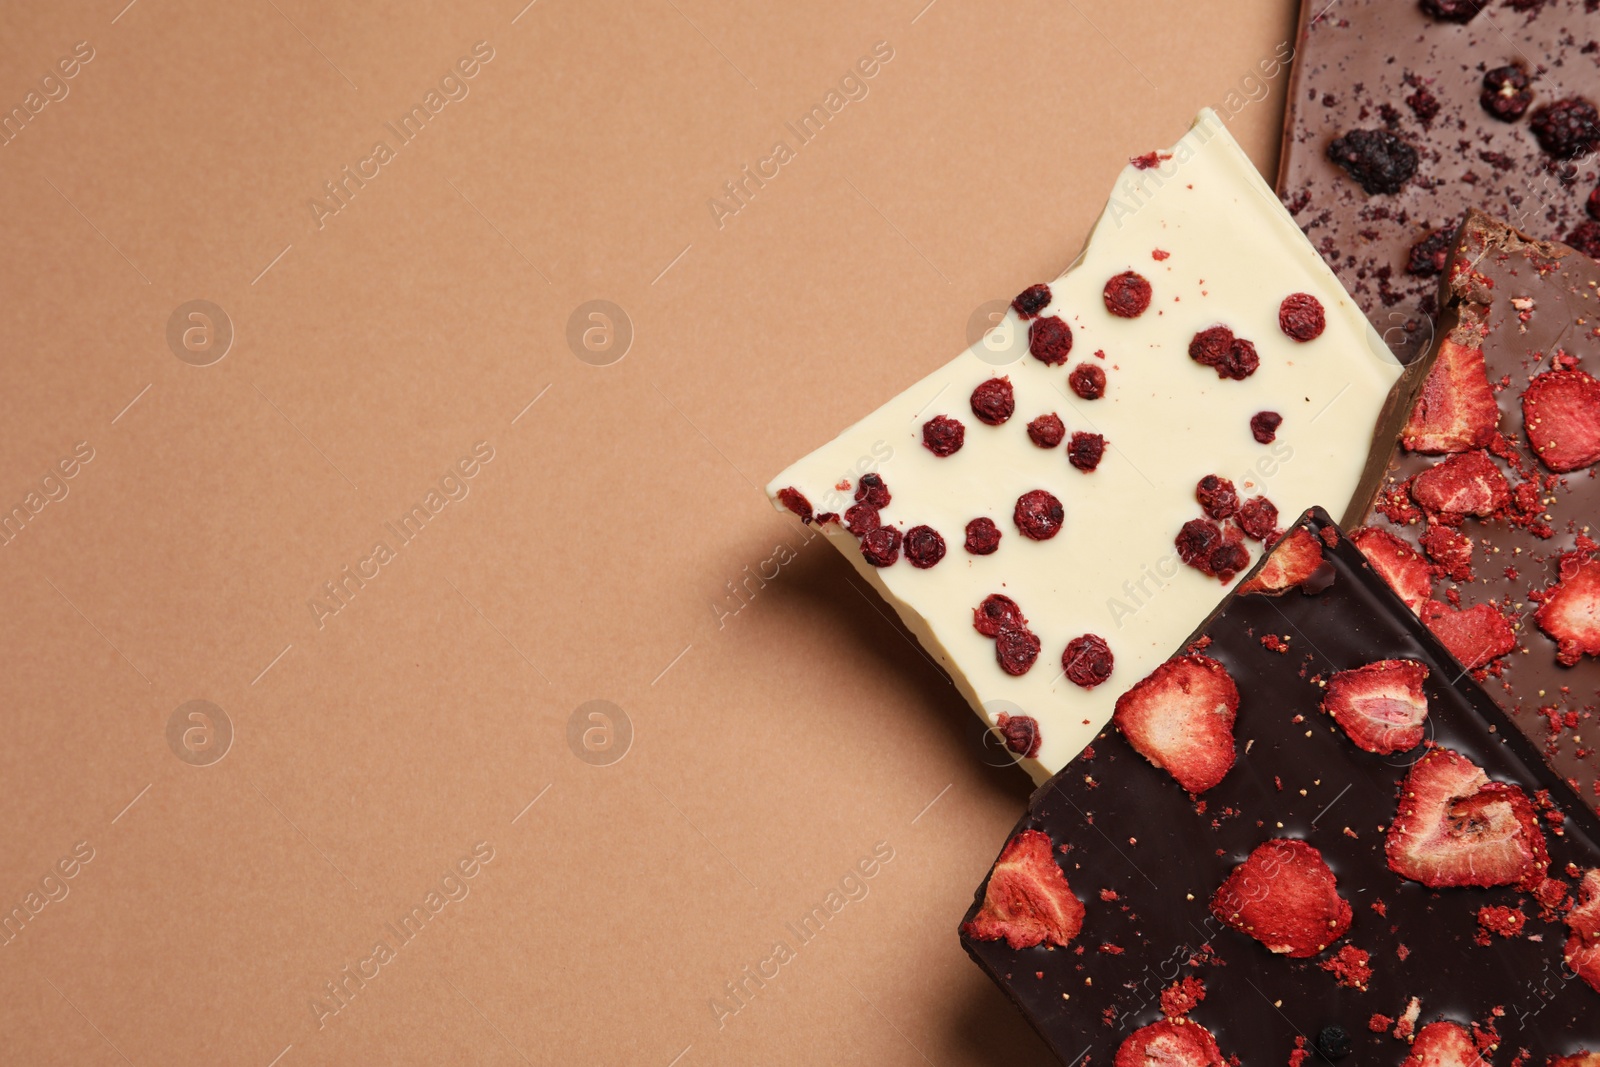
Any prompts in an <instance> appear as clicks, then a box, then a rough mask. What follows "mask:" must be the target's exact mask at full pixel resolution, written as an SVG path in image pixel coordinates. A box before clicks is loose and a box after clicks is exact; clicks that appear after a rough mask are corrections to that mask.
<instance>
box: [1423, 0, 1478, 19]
mask: <svg viewBox="0 0 1600 1067" xmlns="http://www.w3.org/2000/svg"><path fill="white" fill-rule="evenodd" d="M1488 5H1489V0H1422V10H1424V11H1426V12H1427V13H1428V14H1430V15H1432V16H1433V17H1434V18H1436V19H1438V20H1439V21H1440V22H1470V21H1472V17H1473V16H1474V15H1476V14H1477V13H1478V12H1479V11H1481V10H1483V9H1484V8H1485V7H1487V6H1488Z"/></svg>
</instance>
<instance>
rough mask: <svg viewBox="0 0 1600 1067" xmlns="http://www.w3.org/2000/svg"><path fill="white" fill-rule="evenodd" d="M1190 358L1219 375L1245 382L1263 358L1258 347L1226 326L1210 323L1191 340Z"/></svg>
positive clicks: (1219, 376)
mask: <svg viewBox="0 0 1600 1067" xmlns="http://www.w3.org/2000/svg"><path fill="white" fill-rule="evenodd" d="M1189 358H1190V359H1192V360H1194V361H1195V362H1196V363H1198V364H1200V365H1201V366H1203V367H1210V368H1211V369H1212V370H1214V371H1216V372H1217V377H1218V378H1231V379H1233V380H1234V381H1243V380H1244V379H1246V378H1248V377H1250V375H1252V374H1254V373H1255V372H1256V368H1257V367H1259V366H1260V365H1261V358H1260V357H1259V356H1257V355H1256V346H1255V345H1253V344H1251V343H1250V342H1249V341H1246V340H1245V339H1244V338H1242V337H1235V336H1234V333H1233V331H1232V330H1231V329H1229V328H1228V327H1226V326H1209V327H1207V328H1206V329H1204V330H1201V331H1200V332H1199V333H1197V334H1195V335H1194V337H1193V338H1192V339H1191V340H1190V341H1189Z"/></svg>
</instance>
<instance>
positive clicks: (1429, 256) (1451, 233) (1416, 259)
mask: <svg viewBox="0 0 1600 1067" xmlns="http://www.w3.org/2000/svg"><path fill="white" fill-rule="evenodd" d="M1454 243H1455V230H1453V229H1444V230H1434V231H1433V232H1432V233H1430V234H1428V236H1426V237H1424V238H1423V239H1422V240H1420V241H1418V242H1417V243H1416V244H1414V245H1412V246H1411V252H1410V254H1408V255H1407V256H1406V273H1407V274H1411V275H1415V276H1416V277H1418V278H1432V277H1436V276H1437V275H1440V274H1443V273H1444V265H1445V263H1447V262H1448V261H1449V259H1450V246H1451V245H1452V244H1454Z"/></svg>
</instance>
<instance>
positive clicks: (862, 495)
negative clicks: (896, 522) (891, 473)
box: [856, 471, 889, 509]
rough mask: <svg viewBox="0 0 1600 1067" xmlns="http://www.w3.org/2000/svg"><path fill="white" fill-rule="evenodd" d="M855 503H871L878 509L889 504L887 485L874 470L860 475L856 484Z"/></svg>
mask: <svg viewBox="0 0 1600 1067" xmlns="http://www.w3.org/2000/svg"><path fill="white" fill-rule="evenodd" d="M856 503H858V504H871V505H872V506H873V507H875V508H879V509H882V508H886V507H888V506H889V487H888V486H887V485H885V484H884V482H883V477H882V476H881V475H880V474H878V473H877V472H876V471H869V472H868V473H866V474H863V475H862V476H861V481H860V482H859V483H858V484H857V485H856Z"/></svg>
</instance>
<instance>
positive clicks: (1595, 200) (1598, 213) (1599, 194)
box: [1586, 185, 1600, 219]
mask: <svg viewBox="0 0 1600 1067" xmlns="http://www.w3.org/2000/svg"><path fill="white" fill-rule="evenodd" d="M1586 206H1587V207H1588V209H1589V217H1590V218H1591V219H1600V185H1597V186H1595V187H1594V188H1593V189H1592V190H1590V191H1589V202H1588V204H1587V205H1586Z"/></svg>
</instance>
